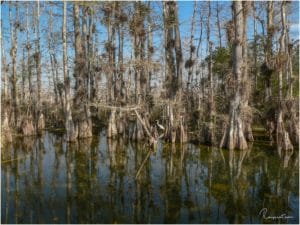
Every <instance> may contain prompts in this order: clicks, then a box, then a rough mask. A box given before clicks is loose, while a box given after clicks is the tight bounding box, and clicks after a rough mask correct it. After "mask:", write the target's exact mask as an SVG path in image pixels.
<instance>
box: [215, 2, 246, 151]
mask: <svg viewBox="0 0 300 225" xmlns="http://www.w3.org/2000/svg"><path fill="white" fill-rule="evenodd" d="M233 21H234V28H235V29H234V32H235V40H234V45H233V74H234V76H235V79H236V91H235V96H234V99H233V100H232V101H231V103H230V120H229V124H228V126H227V129H226V131H225V133H224V135H223V138H222V140H221V143H220V147H221V148H222V147H225V148H228V149H235V148H237V149H247V148H248V144H247V141H246V138H245V135H244V127H245V124H244V121H243V120H242V119H243V118H242V112H243V111H242V110H243V103H242V101H243V89H244V85H243V84H244V82H245V81H244V80H243V75H242V68H243V58H242V57H243V47H242V42H243V27H244V20H243V5H242V2H241V1H235V2H233Z"/></svg>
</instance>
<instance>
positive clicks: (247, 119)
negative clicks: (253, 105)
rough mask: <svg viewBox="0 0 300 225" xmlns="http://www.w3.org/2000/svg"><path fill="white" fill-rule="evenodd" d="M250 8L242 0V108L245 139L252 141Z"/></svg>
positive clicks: (248, 4)
mask: <svg viewBox="0 0 300 225" xmlns="http://www.w3.org/2000/svg"><path fill="white" fill-rule="evenodd" d="M249 10H250V3H249V2H246V1H244V2H243V24H244V26H243V42H242V47H243V50H242V57H243V68H242V76H243V84H242V86H243V87H244V90H243V95H242V96H243V99H242V103H243V109H244V110H245V112H247V116H244V118H243V120H244V134H245V138H246V140H247V141H254V138H253V134H252V128H251V125H252V115H251V114H250V113H249V112H250V110H247V109H249V98H250V96H251V82H250V81H251V79H250V77H249V71H248V40H247V33H248V13H249Z"/></svg>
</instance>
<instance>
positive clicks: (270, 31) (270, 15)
mask: <svg viewBox="0 0 300 225" xmlns="http://www.w3.org/2000/svg"><path fill="white" fill-rule="evenodd" d="M267 4H268V5H267V40H266V44H265V46H266V49H265V54H266V58H265V60H266V66H267V68H269V69H272V68H273V67H274V66H273V63H272V61H271V59H272V55H273V53H272V52H273V51H272V48H273V36H274V31H275V27H274V21H273V20H274V2H273V1H269V2H267ZM265 82H266V84H265V86H266V89H265V90H266V94H265V102H269V101H270V99H271V97H272V88H271V74H267V75H266V80H265Z"/></svg>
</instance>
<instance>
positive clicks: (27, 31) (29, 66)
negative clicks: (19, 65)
mask: <svg viewBox="0 0 300 225" xmlns="http://www.w3.org/2000/svg"><path fill="white" fill-rule="evenodd" d="M28 4H29V2H26V49H27V73H28V88H29V105H30V108H31V107H32V98H33V86H32V73H31V68H32V67H31V60H30V57H31V55H30V50H31V47H32V46H31V44H30V40H29V5H28Z"/></svg>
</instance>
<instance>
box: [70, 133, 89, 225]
mask: <svg viewBox="0 0 300 225" xmlns="http://www.w3.org/2000/svg"><path fill="white" fill-rule="evenodd" d="M91 142H92V139H91V138H85V139H80V140H79V141H78V143H77V144H74V145H73V146H72V147H74V152H75V164H76V165H75V168H74V176H75V183H76V190H77V192H76V205H77V208H78V210H77V222H78V223H90V219H91V207H90V202H91V201H93V191H94V190H90V182H91V174H90V171H91V170H90V148H91Z"/></svg>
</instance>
